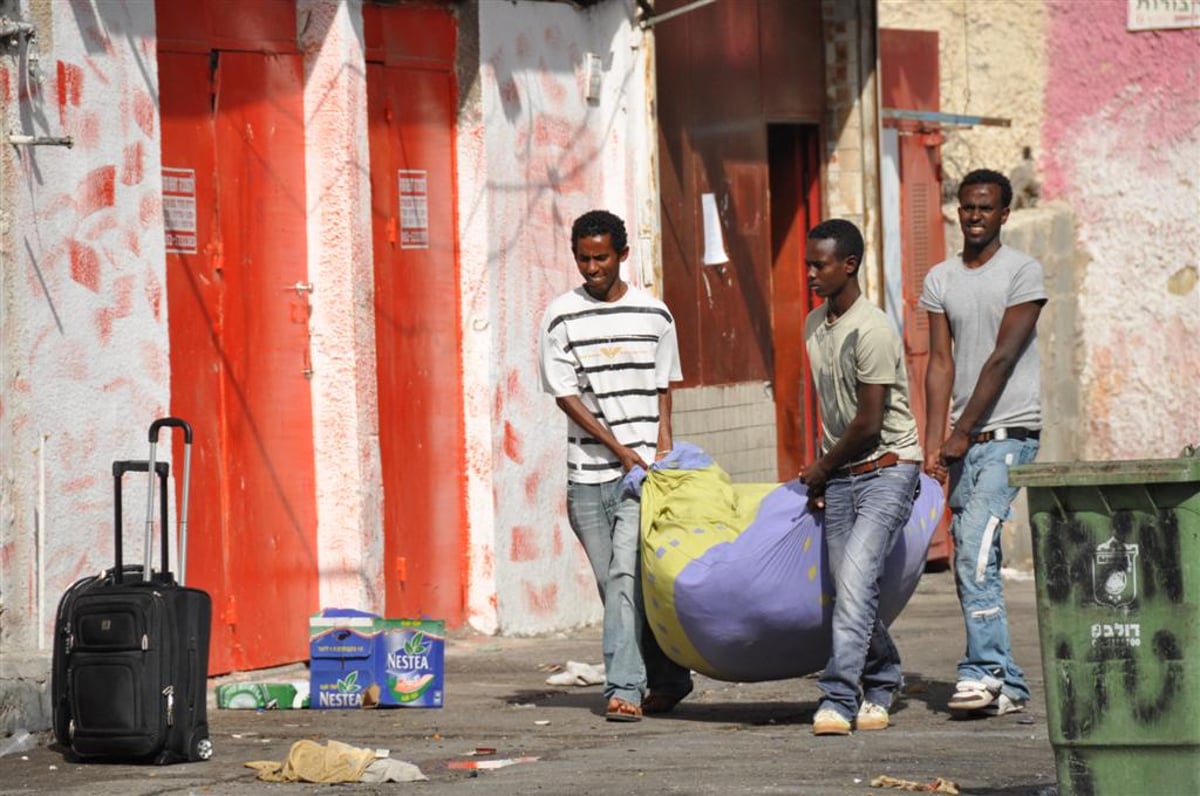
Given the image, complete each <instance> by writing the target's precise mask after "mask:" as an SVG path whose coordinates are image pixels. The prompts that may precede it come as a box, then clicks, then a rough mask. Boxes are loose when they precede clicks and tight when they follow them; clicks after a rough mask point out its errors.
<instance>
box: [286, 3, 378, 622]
mask: <svg viewBox="0 0 1200 796" xmlns="http://www.w3.org/2000/svg"><path fill="white" fill-rule="evenodd" d="M296 12H297V26H298V28H299V29H300V31H301V38H300V47H301V49H302V50H303V51H304V123H305V126H304V135H305V174H306V180H307V185H308V190H307V194H308V264H309V265H308V270H309V282H310V283H311V284H312V286H313V292H312V293H311V294H310V302H311V305H312V308H313V313H312V318H311V319H310V328H311V330H312V342H311V347H312V368H313V376H312V399H313V452H314V456H315V467H314V470H315V473H316V484H317V495H316V502H317V547H318V551H319V553H320V556H321V560H320V584H319V588H320V601H321V605H323V606H351V607H355V608H359V609H361V610H371V611H377V612H382V611H383V610H384V598H385V593H384V582H383V566H382V562H383V517H382V511H383V507H382V501H381V500H380V496H381V495H382V489H383V485H382V472H381V469H380V461H379V402H378V390H377V387H376V385H377V381H376V373H375V307H374V301H373V296H374V284H375V274H374V266H373V262H374V260H373V256H372V244H371V229H372V219H371V182H370V176H369V175H370V146H369V142H368V138H367V102H366V88H367V87H366V64H365V61H364V52H363V21H362V3H361V2H360V1H359V0H349V2H345V1H343V0H299V2H298V3H297V5H296Z"/></svg>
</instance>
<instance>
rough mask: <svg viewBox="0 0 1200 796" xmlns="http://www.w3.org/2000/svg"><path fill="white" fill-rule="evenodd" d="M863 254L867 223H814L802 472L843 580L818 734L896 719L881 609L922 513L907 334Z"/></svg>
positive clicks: (808, 256)
mask: <svg viewBox="0 0 1200 796" xmlns="http://www.w3.org/2000/svg"><path fill="white" fill-rule="evenodd" d="M862 255H863V239H862V234H861V233H860V232H859V231H858V228H857V227H855V226H854V225H853V224H851V223H850V222H849V221H845V220H842V219H833V220H831V221H825V222H823V223H821V224H818V225H817V226H816V227H814V228H813V229H812V231H811V232H809V233H808V245H807V248H806V249H805V262H806V263H807V266H808V280H809V285H810V287H811V288H812V290H813V292H814V293H816V294H817V295H818V296H820V297H821V298H823V299H825V303H824V304H822V305H821V306H820V307H818V308H817V309H816V310H814V311H813V312H812V313H810V314H809V316H808V321H807V323H806V326H805V333H804V339H805V346H806V349H807V351H808V359H809V366H810V367H811V368H812V372H813V377H814V379H815V380H816V384H817V398H818V400H819V402H820V405H821V425H822V441H821V456H820V458H818V459H817V460H816V461H815V462H812V463H811V464H809V465H808V466H806V467H805V468H804V472H803V473H801V474H800V480H801V481H803V482H804V483H805V484H806V485H807V487H808V495H809V502H810V505H811V506H812V507H813V508H816V509H822V508H823V509H824V512H825V516H824V529H825V552H826V554H827V556H828V561H829V570H830V574H831V576H832V580H833V584H834V604H833V654H832V655H831V656H830V658H829V663H828V664H827V665H826V666H825V670H824V672H823V673H822V674H821V679H820V680H819V681H818V686H819V687H820V689H821V692H822V698H821V704H820V706H819V708H818V710H817V714H816V716H815V717H814V719H813V734H814V735H847V734H849V732H850V728H851V722H854V725H855V726H856V727H857V729H859V730H882V729H885V728H887V726H888V723H889V719H888V710H889V709H890V708H891V704H892V697H893V696H894V695H895V693H896V689H897V688H899V686H900V679H901V678H900V654H899V653H898V652H897V651H896V646H895V644H893V643H892V638H891V636H890V635H889V634H888V631H887V627H886V626H885V625H884V624H883V622H881V621H880V619H879V580H880V578H881V577H882V575H883V565H884V561H885V559H886V558H887V554H888V552H890V551H891V549H892V547H893V546H894V545H895V543H896V539H897V538H898V536H899V534H900V533H901V532H902V530H903V528H904V524H905V522H906V521H907V520H908V518H909V516H910V515H911V513H912V504H913V498H914V497H915V493H916V488H917V479H918V477H919V475H920V465H919V462H920V457H921V447H920V444H919V443H918V440H917V425H916V422H915V421H914V420H913V416H912V412H911V410H910V409H909V406H908V377H907V375H906V373H905V369H904V352H903V349H902V347H901V344H900V338H899V336H898V335H897V334H896V331H895V329H893V328H892V326H891V323H890V321H888V319H887V316H886V315H884V314H883V312H882V311H881V310H880V309H879V308H878V307H876V306H874V305H873V304H871V303H870V302H869V301H868V300H867V299H866V298H865V297H863V296H862V293H861V290H860V289H859V286H858V267H859V264H860V263H861V262H862ZM860 693H861V699H860V696H859V695H860Z"/></svg>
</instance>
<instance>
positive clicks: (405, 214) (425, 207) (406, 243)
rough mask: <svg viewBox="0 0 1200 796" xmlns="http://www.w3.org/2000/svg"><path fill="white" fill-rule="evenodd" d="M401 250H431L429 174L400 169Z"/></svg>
mask: <svg viewBox="0 0 1200 796" xmlns="http://www.w3.org/2000/svg"><path fill="white" fill-rule="evenodd" d="M400 248H401V249H428V248H429V172H428V171H425V170H424V169H400Z"/></svg>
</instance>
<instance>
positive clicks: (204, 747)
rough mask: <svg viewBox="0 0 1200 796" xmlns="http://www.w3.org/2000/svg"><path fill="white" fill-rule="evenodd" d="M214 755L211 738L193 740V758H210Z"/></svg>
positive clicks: (191, 756)
mask: <svg viewBox="0 0 1200 796" xmlns="http://www.w3.org/2000/svg"><path fill="white" fill-rule="evenodd" d="M212 755H213V744H212V739H210V738H196V739H193V740H192V749H191V755H189V757H190V758H191V759H192V760H208V759H210V758H211V757H212Z"/></svg>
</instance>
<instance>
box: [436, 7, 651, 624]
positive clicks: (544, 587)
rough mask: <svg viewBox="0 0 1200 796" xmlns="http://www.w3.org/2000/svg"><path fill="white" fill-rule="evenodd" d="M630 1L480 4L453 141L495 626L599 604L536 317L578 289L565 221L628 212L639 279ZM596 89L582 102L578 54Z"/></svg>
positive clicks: (472, 606)
mask: <svg viewBox="0 0 1200 796" xmlns="http://www.w3.org/2000/svg"><path fill="white" fill-rule="evenodd" d="M634 9H635V4H634V3H632V2H624V0H619V1H614V2H609V3H604V4H601V5H599V6H597V7H595V8H593V9H591V10H590V11H580V10H578V9H577V8H575V7H573V6H571V5H568V4H565V3H530V2H516V3H495V2H483V3H480V4H479V6H478V20H479V21H478V62H479V68H478V73H477V74H478V77H477V81H478V82H477V86H472V87H471V88H470V90H469V92H468V93H467V94H466V95H465V96H464V107H463V108H462V111H461V114H460V130H459V143H458V170H459V202H460V203H459V215H460V231H461V264H462V283H463V337H464V343H463V345H464V354H465V357H464V358H465V368H464V378H465V379H466V389H465V394H466V396H467V405H466V414H467V417H466V429H467V448H468V459H467V478H468V508H469V513H470V535H471V541H470V551H469V556H470V567H471V583H470V587H469V594H468V600H469V613H470V622H471V624H472V626H474V627H476V628H477V629H480V630H485V631H491V630H499V631H500V632H503V633H506V634H520V633H534V632H544V631H546V630H549V629H554V628H562V627H568V626H572V625H577V624H582V623H587V622H593V621H596V620H597V619H598V618H599V617H600V602H599V599H598V597H597V595H596V588H595V584H594V582H593V578H592V575H591V570H590V568H589V567H588V566H587V562H586V559H585V557H584V555H583V550H582V548H581V547H580V546H579V544H578V542H577V541H576V540H575V538H574V535H573V533H572V531H571V528H570V525H569V524H568V522H567V517H566V419H565V417H564V416H563V415H562V413H561V412H560V411H559V410H558V409H557V407H555V405H554V402H553V400H552V399H551V398H550V397H549V396H547V395H544V394H543V393H542V392H541V387H540V382H539V376H538V366H537V348H538V332H539V323H540V320H541V316H542V313H543V312H544V310H545V307H546V305H547V304H548V303H549V302H550V300H551V299H552V298H553V297H554V296H556V295H558V294H559V293H562V292H563V291H565V290H568V289H570V288H571V287H573V286H575V285H576V284H578V281H579V279H578V273H577V271H576V268H575V265H574V261H573V259H572V257H571V251H570V225H571V222H572V221H573V220H574V219H575V217H576V216H578V215H580V214H581V213H583V212H586V211H587V210H590V209H592V208H596V207H602V208H606V209H609V210H612V211H613V212H616V213H617V214H618V215H621V216H622V217H624V219H625V222H626V226H627V227H628V229H629V230H630V235H631V244H633V247H634V254H633V256H632V257H631V261H630V262H629V263H628V268H627V276H628V277H630V278H631V279H632V280H633V281H634V282H639V281H641V277H640V273H641V265H642V263H641V262H640V260H639V257H640V256H641V253H640V252H639V247H638V246H637V240H638V239H637V235H638V230H639V229H640V228H641V227H642V225H643V219H642V218H641V216H640V213H642V212H644V210H643V208H644V207H645V206H646V205H645V203H644V202H642V201H641V197H640V195H639V193H638V188H637V184H636V177H637V172H636V171H635V166H634V164H636V163H638V162H639V160H643V161H644V160H646V159H647V158H648V155H647V152H648V150H647V147H648V142H647V137H646V136H645V134H644V132H645V124H644V113H645V100H644V96H643V92H644V90H645V81H644V75H645V64H644V63H643V61H642V57H643V49H642V46H641V34H640V33H638V32H637V30H636V28H635V27H634V25H633V20H634ZM588 53H595V54H596V55H598V56H599V58H600V64H601V91H600V95H599V97H598V98H597V99H596V100H595V101H589V100H588V99H586V85H587V79H586V78H587V76H586V72H585V64H586V55H587V54H588Z"/></svg>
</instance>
